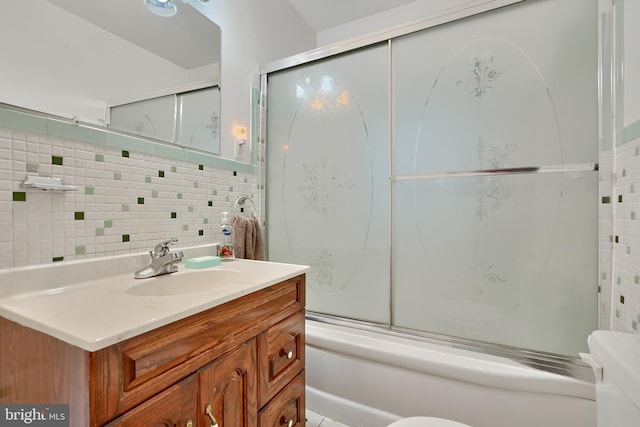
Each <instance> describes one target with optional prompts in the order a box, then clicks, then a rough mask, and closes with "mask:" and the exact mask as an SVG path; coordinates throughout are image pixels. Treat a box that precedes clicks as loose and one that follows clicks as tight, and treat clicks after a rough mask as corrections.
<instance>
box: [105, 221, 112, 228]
mask: <svg viewBox="0 0 640 427" xmlns="http://www.w3.org/2000/svg"><path fill="white" fill-rule="evenodd" d="M111 227H113V220H111V219H107V220H105V222H104V228H111Z"/></svg>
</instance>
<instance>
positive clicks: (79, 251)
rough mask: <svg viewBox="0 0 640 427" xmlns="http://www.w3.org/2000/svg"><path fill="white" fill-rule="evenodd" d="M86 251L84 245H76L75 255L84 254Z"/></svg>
mask: <svg viewBox="0 0 640 427" xmlns="http://www.w3.org/2000/svg"><path fill="white" fill-rule="evenodd" d="M86 253H87V248H85V247H84V245H82V246H76V255H84V254H86Z"/></svg>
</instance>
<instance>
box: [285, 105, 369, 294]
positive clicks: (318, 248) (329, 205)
mask: <svg viewBox="0 0 640 427" xmlns="http://www.w3.org/2000/svg"><path fill="white" fill-rule="evenodd" d="M344 96H345V97H346V99H345V101H344V102H345V105H344V106H342V107H340V108H331V109H327V110H325V111H317V110H314V109H312V108H310V107H309V106H307V105H302V106H301V108H300V109H299V110H298V112H297V114H296V116H295V117H294V119H293V122H292V124H291V130H290V133H289V138H288V140H287V149H286V152H285V155H284V167H283V175H284V180H283V189H282V194H283V195H284V196H283V200H282V203H283V205H284V206H285V209H283V212H284V221H285V223H286V241H287V244H288V245H289V247H290V249H291V253H292V254H293V260H294V261H295V262H297V263H301V264H308V265H311V266H312V267H313V268H314V269H313V271H312V272H311V273H310V274H309V276H310V279H311V282H310V283H311V285H312V286H313V287H314V288H315V289H317V290H320V291H325V292H335V291H336V290H338V289H341V288H344V287H345V286H347V284H348V283H349V281H350V280H351V279H352V278H353V276H354V273H355V271H357V270H358V269H359V268H361V261H362V257H363V252H364V246H365V244H366V241H367V237H368V234H369V230H370V227H371V201H372V192H373V188H372V180H371V177H372V174H373V171H372V165H371V152H370V149H369V144H368V135H367V132H366V130H367V129H366V125H365V123H364V120H363V117H362V114H361V111H360V108H359V106H358V105H357V103H356V102H355V100H354V99H353V96H352V95H350V94H345V95H344ZM313 135H322V139H321V140H320V141H315V143H313V144H307V143H305V141H306V140H307V139H309V138H313ZM352 218H358V219H359V220H357V221H352V220H350V219H352ZM310 229H313V231H314V232H313V233H309V232H308V231H309V230H310ZM299 236H306V238H305V239H300V238H299ZM345 259H349V260H350V262H348V263H345V262H341V260H345Z"/></svg>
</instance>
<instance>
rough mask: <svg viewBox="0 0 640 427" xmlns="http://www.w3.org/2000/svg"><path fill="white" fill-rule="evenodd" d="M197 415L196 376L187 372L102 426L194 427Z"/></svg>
mask: <svg viewBox="0 0 640 427" xmlns="http://www.w3.org/2000/svg"><path fill="white" fill-rule="evenodd" d="M197 416H198V386H197V378H196V375H191V376H190V377H187V378H186V379H184V380H182V381H180V382H179V383H178V384H175V385H173V386H171V387H169V388H168V389H167V390H165V391H163V392H162V393H160V394H159V395H157V396H155V397H152V398H151V399H149V400H147V401H146V402H144V403H143V404H141V405H139V406H137V407H135V408H133V409H132V410H130V411H129V412H127V413H125V414H124V415H122V416H121V417H119V418H118V419H116V420H114V421H112V422H110V423H109V424H107V425H106V426H105V427H140V426H158V427H160V426H166V427H174V426H180V427H183V426H184V427H186V426H193V427H195V426H196V425H197V418H196V417H197Z"/></svg>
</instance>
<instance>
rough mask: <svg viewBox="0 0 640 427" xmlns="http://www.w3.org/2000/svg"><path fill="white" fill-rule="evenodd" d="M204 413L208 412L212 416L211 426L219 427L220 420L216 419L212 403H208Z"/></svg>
mask: <svg viewBox="0 0 640 427" xmlns="http://www.w3.org/2000/svg"><path fill="white" fill-rule="evenodd" d="M204 413H205V414H207V415H208V416H209V418H211V427H218V420H216V417H214V416H213V408H212V406H211V403H207V406H206V407H205V409H204Z"/></svg>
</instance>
